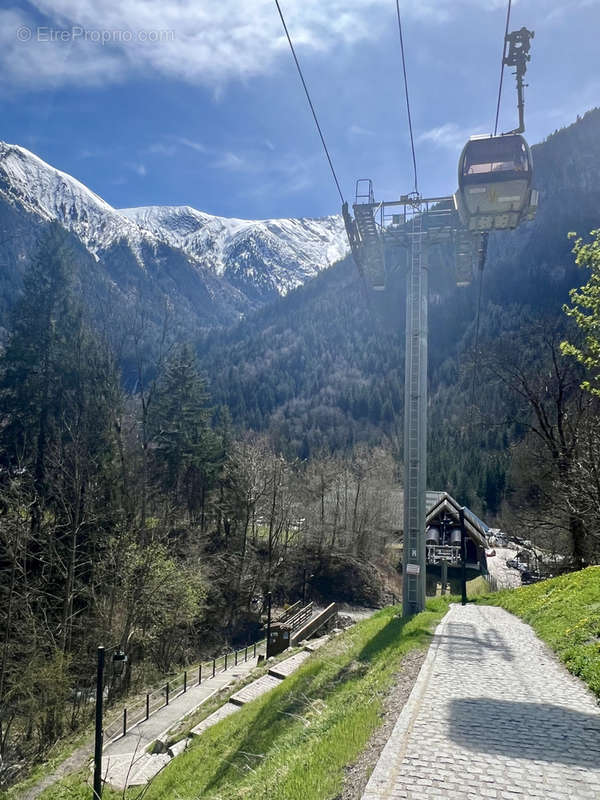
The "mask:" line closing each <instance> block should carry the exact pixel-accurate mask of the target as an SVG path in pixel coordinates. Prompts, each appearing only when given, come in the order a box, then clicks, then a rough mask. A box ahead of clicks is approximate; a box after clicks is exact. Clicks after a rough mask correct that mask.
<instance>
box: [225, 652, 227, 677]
mask: <svg viewBox="0 0 600 800" xmlns="http://www.w3.org/2000/svg"><path fill="white" fill-rule="evenodd" d="M225 672H227V653H225Z"/></svg>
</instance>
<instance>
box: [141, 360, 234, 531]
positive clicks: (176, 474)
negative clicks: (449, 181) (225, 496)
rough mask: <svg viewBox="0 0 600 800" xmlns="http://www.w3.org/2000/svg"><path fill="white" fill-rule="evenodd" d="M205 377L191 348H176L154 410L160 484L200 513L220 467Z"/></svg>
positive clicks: (177, 501)
mask: <svg viewBox="0 0 600 800" xmlns="http://www.w3.org/2000/svg"><path fill="white" fill-rule="evenodd" d="M208 400H209V397H208V393H207V391H206V386H205V382H204V380H203V379H202V377H201V375H200V372H199V370H198V365H197V362H196V357H195V355H194V352H193V350H192V348H191V347H189V346H187V345H185V346H183V347H181V348H179V349H177V350H176V351H175V352H174V354H173V355H172V357H171V358H170V360H169V361H168V362H167V364H166V366H165V371H164V374H163V376H162V377H161V378H160V380H159V383H158V387H157V396H156V401H155V405H154V407H153V412H152V428H153V438H154V442H155V449H154V461H155V465H156V471H157V477H158V483H159V486H160V487H161V489H162V490H163V491H164V492H165V493H166V494H167V495H168V496H169V497H170V499H171V502H172V505H173V507H177V506H178V505H179V504H180V503H184V504H185V506H186V507H187V510H188V513H189V514H190V516H191V517H193V518H195V519H196V518H198V515H200V516H202V515H203V514H204V512H205V508H206V495H207V492H208V490H209V489H210V488H211V487H212V486H213V485H214V482H215V479H216V475H217V471H218V466H219V455H220V453H219V441H218V437H217V436H216V435H215V433H214V432H213V430H212V428H211V424H210V421H211V409H210V407H209V405H208Z"/></svg>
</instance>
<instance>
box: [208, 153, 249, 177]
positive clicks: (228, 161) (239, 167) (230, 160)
mask: <svg viewBox="0 0 600 800" xmlns="http://www.w3.org/2000/svg"><path fill="white" fill-rule="evenodd" d="M211 166H213V167H215V168H216V169H228V170H231V171H232V172H241V171H244V170H247V169H248V168H249V166H250V165H249V164H248V162H247V161H246V160H245V159H243V158H241V157H240V156H238V155H236V154H235V153H223V155H221V156H219V158H218V159H217V160H216V161H215V162H214V163H213V164H212V165H211Z"/></svg>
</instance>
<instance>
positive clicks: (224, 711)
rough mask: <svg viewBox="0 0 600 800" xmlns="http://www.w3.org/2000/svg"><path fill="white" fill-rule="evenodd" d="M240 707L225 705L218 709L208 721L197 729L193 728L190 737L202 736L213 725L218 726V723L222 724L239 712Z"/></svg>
mask: <svg viewBox="0 0 600 800" xmlns="http://www.w3.org/2000/svg"><path fill="white" fill-rule="evenodd" d="M239 710H240V707H239V706H236V705H234V704H233V703H225V705H224V706H221V708H218V709H217V710H216V711H213V713H212V714H210V715H209V716H208V717H206V719H203V720H202V722H200V723H199V724H198V725H196V727H195V728H192V730H191V731H190V736H200V734H201V733H204V731H205V730H207V729H208V728H212V726H213V725H216V724H217V722H220V721H221V720H222V719H225V717H228V716H230V715H231V714H234V713H235V712H236V711H239Z"/></svg>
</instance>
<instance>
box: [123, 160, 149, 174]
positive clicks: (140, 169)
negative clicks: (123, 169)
mask: <svg viewBox="0 0 600 800" xmlns="http://www.w3.org/2000/svg"><path fill="white" fill-rule="evenodd" d="M127 166H128V167H129V169H131V170H133V172H135V174H136V175H139V176H140V178H145V177H146V174H147V172H148V171H147V169H146V165H145V164H139V163H132V164H128V165H127Z"/></svg>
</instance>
